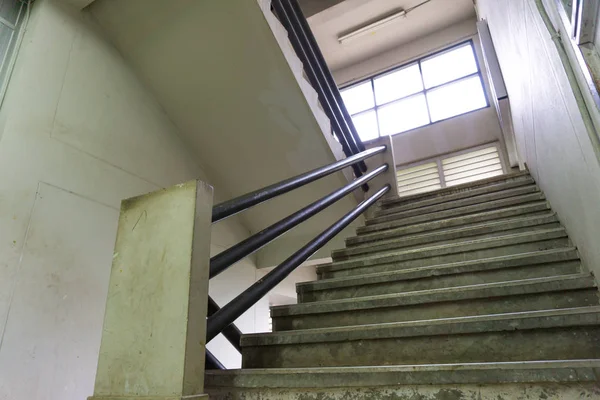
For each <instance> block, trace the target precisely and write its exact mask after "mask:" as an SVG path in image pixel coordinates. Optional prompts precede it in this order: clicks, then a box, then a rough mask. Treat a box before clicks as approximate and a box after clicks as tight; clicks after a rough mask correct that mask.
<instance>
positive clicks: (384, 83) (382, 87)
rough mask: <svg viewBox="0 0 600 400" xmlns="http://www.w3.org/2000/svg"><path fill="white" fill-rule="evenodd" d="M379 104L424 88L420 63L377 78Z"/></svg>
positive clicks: (376, 90)
mask: <svg viewBox="0 0 600 400" xmlns="http://www.w3.org/2000/svg"><path fill="white" fill-rule="evenodd" d="M373 82H374V85H375V99H376V100H377V105H380V104H384V103H389V102H390V101H393V100H397V99H400V98H402V97H406V96H408V95H411V94H414V93H417V92H420V91H422V90H423V82H422V81H421V73H420V72H419V65H417V64H415V65H411V66H410V67H406V68H402V69H401V70H399V71H394V72H391V73H389V74H386V75H384V76H382V77H380V78H377V79H375V80H374V81H373Z"/></svg>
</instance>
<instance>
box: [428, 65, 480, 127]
mask: <svg viewBox="0 0 600 400" xmlns="http://www.w3.org/2000/svg"><path fill="white" fill-rule="evenodd" d="M427 101H428V102H429V112H430V113H431V121H432V122H435V121H439V120H441V119H445V118H450V117H453V116H455V115H459V114H463V113H466V112H468V111H472V110H476V109H478V108H482V107H485V106H486V105H487V101H486V98H485V93H484V91H483V87H482V86H481V80H480V79H479V75H477V76H473V77H471V78H467V79H463V80H460V81H458V82H454V83H450V84H448V85H445V86H442V87H439V88H436V89H433V90H432V91H430V92H428V93H427Z"/></svg>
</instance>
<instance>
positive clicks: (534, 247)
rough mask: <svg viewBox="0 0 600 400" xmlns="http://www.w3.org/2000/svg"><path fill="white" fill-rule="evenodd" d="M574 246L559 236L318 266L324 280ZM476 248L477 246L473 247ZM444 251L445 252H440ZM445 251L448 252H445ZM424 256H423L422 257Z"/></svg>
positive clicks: (318, 271)
mask: <svg viewBox="0 0 600 400" xmlns="http://www.w3.org/2000/svg"><path fill="white" fill-rule="evenodd" d="M570 245H571V243H570V241H569V239H567V238H557V239H548V240H540V241H533V242H528V243H518V244H513V245H506V246H499V247H493V248H491V247H487V248H482V249H474V250H471V251H467V250H466V249H465V250H464V251H462V250H461V249H460V248H458V247H454V248H452V247H450V248H446V249H444V251H443V252H442V251H439V252H437V254H431V253H425V254H423V253H421V254H419V255H414V256H415V257H414V258H412V259H408V260H403V261H396V262H388V263H385V264H384V263H382V264H375V265H366V266H364V267H347V268H346V267H342V268H323V269H317V273H318V274H319V276H320V277H321V279H326V278H339V277H344V276H355V275H364V274H372V273H376V272H389V271H397V270H401V269H407V268H418V267H426V266H432V265H440V264H448V263H453V262H459V261H471V260H477V259H481V258H490V257H500V256H506V255H512V254H519V253H529V252H533V251H539V250H549V249H556V248H560V247H569V246H570ZM473 247H475V246H473ZM440 253H442V254H440ZM444 253H445V254H444ZM418 257H420V258H418Z"/></svg>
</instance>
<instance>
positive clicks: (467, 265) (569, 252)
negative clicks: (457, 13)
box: [296, 247, 579, 293]
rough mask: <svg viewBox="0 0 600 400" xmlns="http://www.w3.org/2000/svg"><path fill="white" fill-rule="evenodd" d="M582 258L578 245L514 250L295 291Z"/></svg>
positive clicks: (304, 285)
mask: <svg viewBox="0 0 600 400" xmlns="http://www.w3.org/2000/svg"><path fill="white" fill-rule="evenodd" d="M575 260H579V254H578V253H577V249H576V248H575V247H567V248H561V249H551V250H542V251H536V252H530V253H521V254H511V255H507V256H500V257H490V258H483V259H478V260H470V261H461V262H454V263H449V264H439V265H432V266H429V267H417V268H407V269H402V270H398V271H391V272H377V273H373V274H365V275H353V276H344V277H341V278H329V279H322V280H318V281H311V282H300V283H297V284H296V292H297V293H301V292H309V291H319V290H328V289H338V288H345V287H351V286H362V285H373V284H377V283H389V282H395V281H403V280H412V279H423V278H431V277H437V276H444V275H455V274H463V273H473V272H480V271H490V270H495V269H505V268H514V267H522V266H526V265H537V264H545V263H554V262H561V261H563V262H564V261H575Z"/></svg>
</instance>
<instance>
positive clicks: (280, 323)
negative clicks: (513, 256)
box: [273, 288, 598, 332]
mask: <svg viewBox="0 0 600 400" xmlns="http://www.w3.org/2000/svg"><path fill="white" fill-rule="evenodd" d="M492 295H493V294H492V293H489V294H488V295H486V293H479V297H480V298H469V299H465V300H449V301H441V302H437V303H427V304H417V305H409V306H399V307H381V308H371V309H366V310H353V311H344V312H332V313H323V314H309V315H295V316H288V317H274V318H273V331H274V332H278V331H290V330H298V329H312V328H328V327H337V326H352V325H368V324H380V323H386V322H404V321H419V320H425V319H438V318H452V317H466V316H472V315H487V314H501V313H508V312H521V311H538V310H552V309H559V308H570V307H585V306H597V305H598V295H597V290H596V288H592V289H583V290H573V291H556V292H544V293H534V294H526V295H516V294H513V295H510V296H503V297H493V298H490V297H487V296H492Z"/></svg>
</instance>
